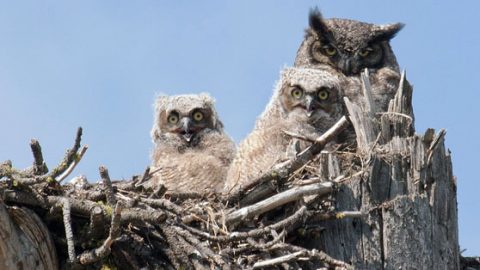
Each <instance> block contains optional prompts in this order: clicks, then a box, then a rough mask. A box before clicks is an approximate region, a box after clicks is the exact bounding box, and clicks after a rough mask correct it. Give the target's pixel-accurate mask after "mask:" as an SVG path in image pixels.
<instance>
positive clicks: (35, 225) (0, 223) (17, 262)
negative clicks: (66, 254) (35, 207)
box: [0, 201, 58, 270]
mask: <svg viewBox="0 0 480 270" xmlns="http://www.w3.org/2000/svg"><path fill="white" fill-rule="evenodd" d="M0 240H2V241H0V269H39V270H42V269H45V270H50V269H58V258H57V254H56V251H55V246H54V244H53V241H52V239H51V237H50V233H49V231H48V229H47V227H46V226H45V225H44V224H43V222H42V221H41V220H40V218H39V217H38V216H37V215H36V214H35V213H34V212H33V211H32V210H29V209H27V208H22V207H16V206H13V207H8V208H7V207H6V206H5V205H4V204H3V202H2V201H0Z"/></svg>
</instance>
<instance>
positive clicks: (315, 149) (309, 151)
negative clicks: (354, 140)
mask: <svg viewBox="0 0 480 270" xmlns="http://www.w3.org/2000/svg"><path fill="white" fill-rule="evenodd" d="M348 125H349V122H348V120H347V117H345V116H343V117H342V118H340V120H338V122H337V123H335V125H333V126H332V127H331V128H330V129H329V130H328V131H326V132H325V133H324V134H323V135H322V136H320V137H319V138H317V139H315V142H314V143H313V144H312V145H311V146H309V147H308V148H306V149H305V150H304V151H302V152H301V153H299V154H298V155H297V156H296V157H295V158H294V159H293V160H289V161H287V162H284V163H281V164H278V165H277V166H274V167H273V168H272V169H271V170H270V171H268V172H266V173H265V174H263V175H262V176H261V177H260V178H258V179H256V180H255V181H252V182H251V183H249V184H248V185H246V186H244V187H241V188H240V189H239V190H237V191H234V192H232V193H231V194H229V196H228V200H229V201H230V202H236V201H238V200H239V198H240V197H242V200H243V201H244V202H255V201H257V200H258V198H259V197H260V198H261V197H265V196H267V195H268V193H269V192H268V191H264V192H261V193H259V194H255V192H250V194H255V196H251V195H250V194H248V193H247V192H248V191H249V190H250V189H252V188H253V187H256V188H257V189H262V188H263V189H267V190H269V191H270V194H271V192H272V191H273V190H272V189H271V188H269V186H270V185H271V182H273V181H275V180H277V181H278V180H280V179H286V178H287V177H288V176H289V175H290V174H291V173H293V172H294V171H296V170H297V169H299V168H300V167H302V166H303V165H305V164H306V163H307V162H308V161H310V160H311V159H312V158H313V157H315V155H317V154H318V153H320V152H321V151H322V150H323V148H324V147H325V145H326V144H327V143H329V142H331V141H332V140H333V139H334V138H335V137H336V136H337V135H338V134H340V132H342V131H343V130H344V129H345V128H347V127H348ZM249 195H250V196H249ZM259 195H260V196H259Z"/></svg>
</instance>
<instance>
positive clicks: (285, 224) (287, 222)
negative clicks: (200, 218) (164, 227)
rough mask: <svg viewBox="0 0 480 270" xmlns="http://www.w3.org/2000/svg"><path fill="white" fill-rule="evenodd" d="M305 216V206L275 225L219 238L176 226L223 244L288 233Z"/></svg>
mask: <svg viewBox="0 0 480 270" xmlns="http://www.w3.org/2000/svg"><path fill="white" fill-rule="evenodd" d="M306 214H307V207H306V206H305V205H302V206H301V207H300V208H299V209H298V210H297V211H296V212H295V213H294V214H293V215H291V216H289V217H287V218H285V219H283V220H281V221H279V222H277V223H274V224H271V225H268V226H265V227H264V228H259V229H253V230H250V231H247V232H233V233H230V234H228V235H220V236H214V235H211V234H209V233H206V232H203V231H201V230H198V229H196V228H192V227H190V226H186V225H184V224H181V223H179V224H177V225H178V226H180V227H181V228H184V229H186V230H187V231H189V232H191V233H192V234H194V235H197V236H199V237H202V238H205V239H206V240H210V241H214V242H219V243H224V242H233V241H238V240H242V239H247V238H249V237H253V238H255V237H260V236H264V235H266V234H269V233H271V231H272V230H275V231H278V230H286V232H289V231H291V230H293V229H294V228H295V227H296V225H297V224H298V223H300V222H303V221H304V219H306Z"/></svg>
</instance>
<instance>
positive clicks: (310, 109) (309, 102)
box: [305, 96, 315, 117]
mask: <svg viewBox="0 0 480 270" xmlns="http://www.w3.org/2000/svg"><path fill="white" fill-rule="evenodd" d="M305 109H306V110H307V116H308V117H311V116H312V115H313V113H314V112H315V104H314V102H313V98H312V97H311V96H306V97H305Z"/></svg>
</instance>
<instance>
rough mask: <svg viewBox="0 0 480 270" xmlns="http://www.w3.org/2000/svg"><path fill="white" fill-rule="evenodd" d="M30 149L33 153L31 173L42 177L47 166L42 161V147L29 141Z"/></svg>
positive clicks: (46, 170)
mask: <svg viewBox="0 0 480 270" xmlns="http://www.w3.org/2000/svg"><path fill="white" fill-rule="evenodd" d="M30 148H31V149H32V153H33V159H34V162H33V173H34V174H36V175H42V174H45V173H47V172H48V168H47V165H46V164H45V161H44V160H43V154H42V147H41V146H40V143H39V142H38V141H37V140H35V139H32V140H31V141H30Z"/></svg>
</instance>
